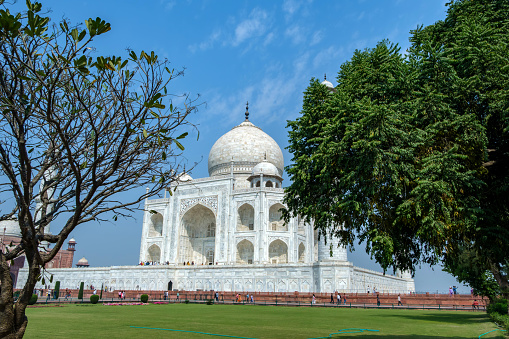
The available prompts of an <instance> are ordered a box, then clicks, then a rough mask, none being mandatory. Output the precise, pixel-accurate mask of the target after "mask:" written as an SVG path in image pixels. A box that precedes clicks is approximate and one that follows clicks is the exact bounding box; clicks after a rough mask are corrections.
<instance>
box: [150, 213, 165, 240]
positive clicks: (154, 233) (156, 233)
mask: <svg viewBox="0 0 509 339" xmlns="http://www.w3.org/2000/svg"><path fill="white" fill-rule="evenodd" d="M162 234H163V215H162V214H161V213H154V214H152V215H151V216H150V222H149V229H148V236H149V237H160V236H161V235H162Z"/></svg>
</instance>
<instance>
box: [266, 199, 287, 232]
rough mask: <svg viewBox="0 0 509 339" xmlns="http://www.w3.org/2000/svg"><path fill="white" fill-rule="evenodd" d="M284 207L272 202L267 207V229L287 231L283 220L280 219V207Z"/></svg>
mask: <svg viewBox="0 0 509 339" xmlns="http://www.w3.org/2000/svg"><path fill="white" fill-rule="evenodd" d="M282 208H283V209H284V208H285V207H284V206H283V205H282V204H280V203H277V204H274V205H272V206H270V208H269V229H270V230H271V231H287V227H286V225H285V222H284V220H282V219H281V215H282V213H281V209H282Z"/></svg>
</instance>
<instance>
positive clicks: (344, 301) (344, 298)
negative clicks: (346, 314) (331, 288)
mask: <svg viewBox="0 0 509 339" xmlns="http://www.w3.org/2000/svg"><path fill="white" fill-rule="evenodd" d="M343 305H346V294H343Z"/></svg>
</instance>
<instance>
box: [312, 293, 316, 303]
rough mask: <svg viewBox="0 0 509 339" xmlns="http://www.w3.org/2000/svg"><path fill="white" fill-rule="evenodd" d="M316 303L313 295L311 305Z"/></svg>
mask: <svg viewBox="0 0 509 339" xmlns="http://www.w3.org/2000/svg"><path fill="white" fill-rule="evenodd" d="M315 303H316V297H315V294H314V293H313V298H311V304H315Z"/></svg>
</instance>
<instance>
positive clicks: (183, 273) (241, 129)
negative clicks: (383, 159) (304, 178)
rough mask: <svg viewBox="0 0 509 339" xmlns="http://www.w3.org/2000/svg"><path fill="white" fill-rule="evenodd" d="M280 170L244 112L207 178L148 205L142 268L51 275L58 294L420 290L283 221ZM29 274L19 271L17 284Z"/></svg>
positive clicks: (307, 228)
mask: <svg viewBox="0 0 509 339" xmlns="http://www.w3.org/2000/svg"><path fill="white" fill-rule="evenodd" d="M283 171H284V160H283V153H282V151H281V148H280V147H279V145H278V144H277V143H276V142H275V141H274V139H272V138H271V137H270V136H269V135H268V134H266V133H265V132H263V131H262V129H261V128H260V127H257V126H255V125H254V124H253V123H252V122H251V121H250V120H249V113H248V111H247V109H246V117H245V120H244V121H243V122H241V123H240V124H239V125H237V126H235V127H233V128H232V129H231V130H230V131H229V132H227V133H226V134H224V135H223V136H221V137H220V138H219V139H218V140H217V141H216V142H215V143H214V145H213V146H212V148H211V150H210V153H209V157H208V172H209V176H208V177H206V178H198V179H194V178H192V177H191V176H190V175H189V174H186V173H183V174H181V175H180V176H179V179H178V181H177V182H176V183H175V184H174V185H172V187H169V188H168V191H169V190H171V191H172V194H171V195H170V194H166V192H165V195H164V197H163V198H160V199H152V200H145V212H144V216H143V224H142V229H141V245H140V254H139V261H140V264H138V265H133V266H112V267H76V268H52V269H48V272H49V273H51V274H53V276H54V277H53V281H57V280H58V281H60V288H61V289H63V288H76V287H77V286H78V285H79V283H80V282H85V285H94V286H101V285H104V286H107V287H108V288H109V289H111V290H115V289H117V290H119V289H120V290H166V289H175V290H187V291H197V290H216V291H255V292H294V291H299V292H328V293H330V292H334V291H338V292H347V293H352V292H366V291H367V290H368V289H376V290H377V291H380V292H392V293H408V292H413V291H415V285H414V281H413V279H412V277H411V275H410V274H409V273H406V272H397V273H396V275H388V274H383V273H380V272H376V271H372V270H367V269H363V268H359V267H355V266H354V265H353V264H352V263H351V262H349V261H348V256H347V249H346V248H344V247H341V246H339V247H338V246H337V241H334V240H333V239H332V240H331V239H328V241H327V243H326V242H325V240H324V239H323V237H321V238H320V237H318V233H317V231H316V230H314V228H313V225H312V224H309V223H306V222H305V221H304V220H303V219H301V218H293V219H291V220H290V221H289V222H288V223H285V222H284V221H283V220H282V218H281V209H282V208H284V207H285V206H284V203H283V198H284V195H285V193H284V189H283ZM331 244H332V246H331ZM80 266H83V265H80ZM26 276H27V270H26V268H21V269H20V271H19V277H18V280H17V288H21V287H22V286H23V285H24V283H25V281H26ZM39 285H40V283H39ZM39 285H38V286H37V287H41V286H39Z"/></svg>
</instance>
